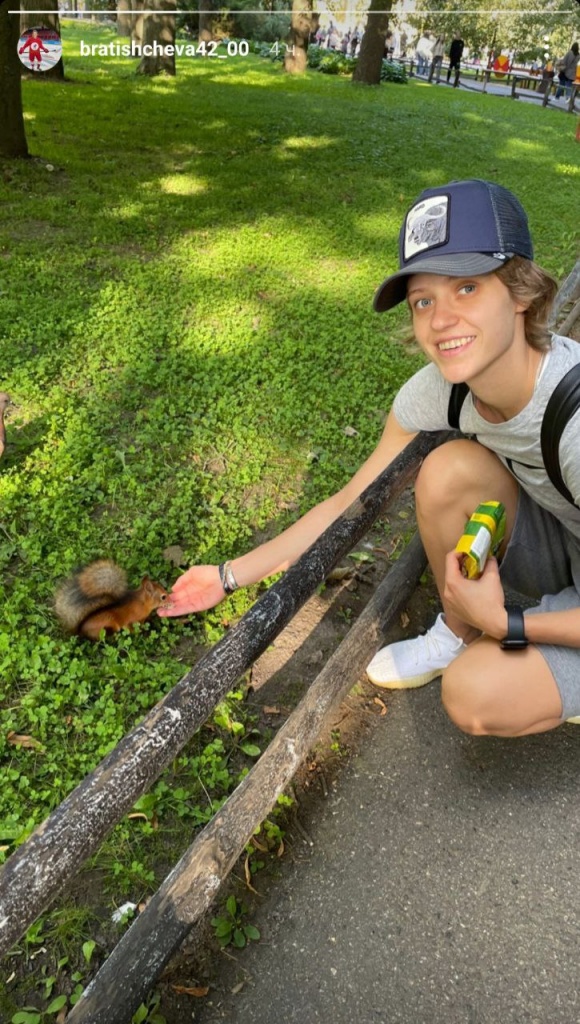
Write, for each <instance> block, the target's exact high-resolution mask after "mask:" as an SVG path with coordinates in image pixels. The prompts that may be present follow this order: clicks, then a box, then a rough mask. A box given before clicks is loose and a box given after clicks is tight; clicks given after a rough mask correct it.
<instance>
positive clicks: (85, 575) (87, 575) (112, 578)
mask: <svg viewBox="0 0 580 1024" xmlns="http://www.w3.org/2000/svg"><path fill="white" fill-rule="evenodd" d="M168 600H169V594H168V593H167V591H166V590H164V588H163V587H162V586H161V584H159V583H154V582H153V580H150V579H149V577H148V576H144V577H143V580H142V583H141V586H140V587H137V589H136V590H130V589H129V587H128V585H127V574H126V573H125V572H124V570H123V569H121V568H120V567H119V566H118V565H116V564H115V562H111V561H108V560H107V559H101V560H100V561H98V562H92V563H91V564H90V565H87V566H86V567H85V568H84V569H80V570H79V571H78V572H76V573H74V574H73V575H72V576H71V577H69V579H67V580H65V581H64V583H62V584H61V586H60V587H59V589H58V591H57V593H56V597H55V602H54V610H55V612H56V614H57V616H58V618H59V619H60V621H61V622H62V624H63V625H64V627H65V629H67V630H68V632H69V633H77V634H78V635H79V636H84V637H87V638H88V639H89V640H98V639H99V634H100V632H101V630H102V629H104V630H105V633H106V634H107V635H109V634H110V633H117V632H118V631H119V630H120V629H123V628H124V627H128V628H130V627H131V626H133V625H134V624H135V623H136V622H145V620H146V619H148V618H149V616H150V615H151V612H153V611H154V610H155V609H156V608H159V605H161V604H164V603H165V601H168Z"/></svg>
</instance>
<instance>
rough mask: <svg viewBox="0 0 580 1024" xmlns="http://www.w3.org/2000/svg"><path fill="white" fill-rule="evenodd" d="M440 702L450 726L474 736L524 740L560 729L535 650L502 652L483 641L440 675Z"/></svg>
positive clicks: (554, 690) (556, 699)
mask: <svg viewBox="0 0 580 1024" xmlns="http://www.w3.org/2000/svg"><path fill="white" fill-rule="evenodd" d="M441 697H442V700H443V706H444V707H445V710H446V711H447V714H448V715H449V717H450V718H451V720H452V721H453V722H455V724H456V725H457V726H459V728H460V729H462V730H463V732H467V733H472V734H473V735H476V736H528V735H530V734H531V733H535V732H546V731H547V730H548V729H555V728H556V727H557V726H558V725H561V724H562V701H561V698H560V692H559V690H558V687H557V686H556V682H555V680H554V677H553V675H552V673H551V671H550V669H549V667H548V663H547V661H546V660H545V659H544V658H543V657H542V655H541V654H540V652H539V650H538V649H537V648H536V647H528V648H526V650H524V651H502V649H501V647H500V646H499V644H498V642H497V640H492V639H491V638H490V637H486V636H482V637H480V639H479V640H476V641H475V642H474V643H472V644H470V645H469V647H468V648H467V650H466V651H464V652H463V654H460V655H459V657H458V658H456V659H455V661H452V662H451V664H450V665H449V666H448V668H446V669H445V670H444V672H443V679H442V687H441Z"/></svg>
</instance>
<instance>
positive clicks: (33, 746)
mask: <svg viewBox="0 0 580 1024" xmlns="http://www.w3.org/2000/svg"><path fill="white" fill-rule="evenodd" d="M6 739H7V740H8V742H9V743H10V744H11V745H12V746H13V747H24V748H25V749H26V750H43V749H44V748H43V746H42V743H41V742H40V740H35V739H34V737H32V736H19V735H18V734H17V733H15V732H14V731H13V730H12V729H11V730H10V732H9V733H8V735H7V737H6Z"/></svg>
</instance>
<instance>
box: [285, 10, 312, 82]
mask: <svg viewBox="0 0 580 1024" xmlns="http://www.w3.org/2000/svg"><path fill="white" fill-rule="evenodd" d="M311 32H312V0H292V21H291V25H290V35H289V36H288V50H287V52H286V56H285V58H284V71H287V72H288V74H290V75H302V74H303V73H304V72H305V71H306V68H307V67H308V41H309V39H310V33H311Z"/></svg>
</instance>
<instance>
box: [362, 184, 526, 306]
mask: <svg viewBox="0 0 580 1024" xmlns="http://www.w3.org/2000/svg"><path fill="white" fill-rule="evenodd" d="M512 256H524V257H525V258H526V259H529V260H532V259H533V258H534V249H533V245H532V238H531V235H530V229H529V227H528V218H527V216H526V212H525V210H524V208H523V206H522V204H521V203H520V201H519V199H516V197H515V196H514V194H513V192H510V191H509V190H508V189H507V188H504V187H503V185H497V184H496V183H495V182H493V181H483V180H480V179H479V178H470V179H468V180H466V181H452V182H450V183H449V184H448V185H441V186H440V187H439V188H427V189H425V191H424V192H422V193H421V195H420V196H419V198H418V199H417V200H416V202H414V203H413V205H412V207H411V209H410V210H408V211H407V214H406V216H405V220H404V221H403V226H402V228H401V232H400V234H399V268H400V269H399V270H398V271H397V273H396V274H391V276H390V277H387V278H386V279H385V280H384V281H383V283H382V284H381V286H380V287H379V288H378V290H377V292H376V294H375V297H374V301H373V305H374V308H375V309H376V310H377V312H378V313H383V312H385V310H387V309H392V308H393V306H397V305H398V304H399V302H403V301H404V300H405V298H406V296H407V280H406V279H407V277H409V276H410V275H411V274H441V275H443V276H446V277H471V276H474V277H475V276H477V275H479V274H490V273H491V272H492V271H494V270H498V269H499V268H500V267H501V266H503V265H504V264H505V263H507V261H508V260H510V259H511V258H512Z"/></svg>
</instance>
